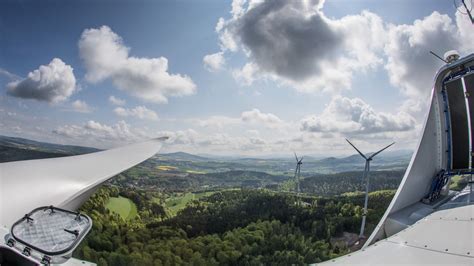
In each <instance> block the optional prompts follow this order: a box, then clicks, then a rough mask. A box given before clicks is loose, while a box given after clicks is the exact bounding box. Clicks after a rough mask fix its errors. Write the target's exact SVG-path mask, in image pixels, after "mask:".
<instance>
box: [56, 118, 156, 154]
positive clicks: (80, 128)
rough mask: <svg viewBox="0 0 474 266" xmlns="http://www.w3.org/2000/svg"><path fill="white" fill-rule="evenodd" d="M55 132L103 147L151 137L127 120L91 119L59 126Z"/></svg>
mask: <svg viewBox="0 0 474 266" xmlns="http://www.w3.org/2000/svg"><path fill="white" fill-rule="evenodd" d="M53 133H54V134H56V135H60V136H63V137H66V138H69V139H72V140H78V141H80V142H81V143H84V142H85V143H90V144H92V145H96V146H103V147H104V146H110V145H113V144H117V143H121V144H123V143H127V142H136V141H139V140H143V139H148V138H150V137H151V136H150V135H148V134H147V133H146V132H145V131H143V130H140V129H134V128H132V127H131V126H130V125H129V124H127V123H126V122H125V121H119V122H117V123H115V124H112V125H107V124H102V123H99V122H96V121H94V120H89V121H87V122H86V123H84V124H82V125H64V126H59V127H57V128H56V129H55V130H53ZM90 144H89V145H90Z"/></svg>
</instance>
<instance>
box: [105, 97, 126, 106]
mask: <svg viewBox="0 0 474 266" xmlns="http://www.w3.org/2000/svg"><path fill="white" fill-rule="evenodd" d="M109 102H110V103H111V104H113V105H125V100H123V99H120V98H117V97H115V96H113V95H111V96H110V97H109Z"/></svg>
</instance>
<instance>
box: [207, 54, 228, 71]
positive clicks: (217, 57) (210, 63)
mask: <svg viewBox="0 0 474 266" xmlns="http://www.w3.org/2000/svg"><path fill="white" fill-rule="evenodd" d="M223 54H224V53H223V52H218V53H215V54H208V55H206V56H204V58H203V60H202V61H203V63H204V67H205V68H206V69H207V70H208V71H210V72H217V71H219V70H221V69H222V68H223V67H224V65H225V59H224V56H223Z"/></svg>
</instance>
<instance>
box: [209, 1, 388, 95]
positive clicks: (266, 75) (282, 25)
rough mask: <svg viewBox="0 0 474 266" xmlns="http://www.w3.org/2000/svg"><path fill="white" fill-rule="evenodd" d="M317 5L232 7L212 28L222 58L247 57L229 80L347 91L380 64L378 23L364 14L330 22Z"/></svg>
mask: <svg viewBox="0 0 474 266" xmlns="http://www.w3.org/2000/svg"><path fill="white" fill-rule="evenodd" d="M323 5H324V1H323V0H319V1H318V0H309V1H283V0H276V1H249V2H247V3H246V1H238V0H236V1H234V2H233V3H232V11H231V14H232V17H231V18H230V19H228V20H225V19H223V18H221V19H219V22H218V24H217V26H216V31H217V32H218V34H219V40H220V45H221V49H222V51H223V52H225V51H231V52H235V51H238V50H241V51H243V52H244V53H245V54H246V56H247V59H248V62H247V64H245V65H244V67H243V68H242V69H240V70H235V71H234V77H236V78H237V79H238V80H241V81H243V82H244V84H246V85H248V84H251V83H252V82H253V81H254V80H255V79H256V78H255V77H258V78H259V79H260V78H263V79H273V80H277V81H279V82H281V83H283V84H286V85H290V86H292V87H295V88H296V89H298V90H300V91H306V92H314V91H321V90H325V91H334V90H341V89H346V88H348V87H350V85H351V80H352V75H353V72H355V71H364V70H366V69H369V68H372V67H374V66H376V65H378V64H381V60H380V59H379V58H378V57H377V54H376V52H378V51H379V50H381V49H383V43H384V39H385V32H384V25H383V21H382V20H381V19H380V17H378V16H377V15H375V14H373V13H370V12H368V11H364V12H362V13H361V14H360V15H352V16H346V17H343V18H342V19H339V20H332V19H329V18H327V17H326V16H325V15H324V14H323V12H322V11H321V9H322V7H323ZM360 36H364V38H360Z"/></svg>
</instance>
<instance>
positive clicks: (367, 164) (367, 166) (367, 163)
mask: <svg viewBox="0 0 474 266" xmlns="http://www.w3.org/2000/svg"><path fill="white" fill-rule="evenodd" d="M346 141H347V142H348V143H349V144H350V145H351V146H352V147H353V148H354V149H355V150H356V151H357V152H358V153H359V154H360V156H362V158H364V159H365V168H364V175H363V179H365V201H364V213H363V216H362V224H361V225H360V234H359V238H362V237H364V229H365V219H366V216H367V201H368V200H369V171H370V161H372V159H373V158H374V157H375V156H376V155H377V154H379V153H381V152H382V151H384V150H385V149H387V148H388V147H390V146H392V145H393V144H395V142H392V144H390V145H388V146H386V147H385V148H383V149H381V150H379V151H378V152H375V153H373V154H372V155H370V156H369V157H367V156H365V155H364V154H363V153H362V152H361V151H359V149H357V148H356V146H354V144H352V143H351V142H350V141H349V140H348V139H346Z"/></svg>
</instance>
